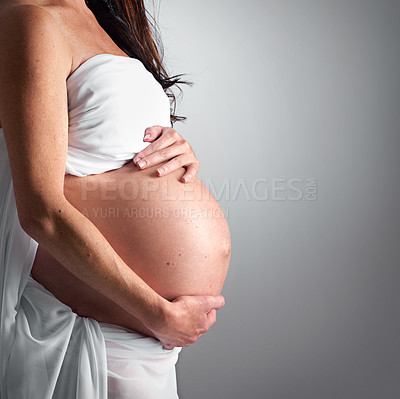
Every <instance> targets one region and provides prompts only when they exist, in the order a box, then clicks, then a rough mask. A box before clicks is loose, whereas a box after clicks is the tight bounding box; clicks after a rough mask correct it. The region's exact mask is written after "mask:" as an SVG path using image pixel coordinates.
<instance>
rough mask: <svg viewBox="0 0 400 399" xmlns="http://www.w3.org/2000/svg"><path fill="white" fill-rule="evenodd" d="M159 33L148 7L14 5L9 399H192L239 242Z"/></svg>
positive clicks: (6, 96) (1, 338)
mask: <svg viewBox="0 0 400 399" xmlns="http://www.w3.org/2000/svg"><path fill="white" fill-rule="evenodd" d="M150 32H151V31H150V28H149V23H148V20H147V17H146V10H145V8H144V5H143V1H134V0H112V1H107V2H102V1H97V0H96V1H93V2H87V4H86V3H85V2H84V0H55V1H45V0H35V1H32V0H31V1H29V0H28V1H23V0H18V1H16V0H4V1H3V2H2V4H1V7H0V233H1V241H0V257H1V258H0V262H1V263H0V316H1V319H0V389H1V392H0V397H1V399H11V398H16V399H17V398H18V399H27V398H34V399H35V398H40V399H47V398H60V399H61V398H62V399H69V398H71V399H72V398H78V399H92V398H93V399H95V398H99V399H106V398H113V399H116V398H122V399H127V398H140V399H156V398H163V399H164V398H165V399H172V398H177V389H176V377H175V363H176V361H177V356H178V353H179V351H180V349H181V347H182V346H188V345H190V344H192V343H194V342H196V340H197V339H198V338H199V337H200V336H201V335H203V334H204V333H205V332H206V331H207V330H208V329H209V328H210V326H211V325H212V324H213V323H214V322H215V315H216V310H217V309H219V308H221V307H222V306H223V305H224V299H223V297H221V296H220V295H219V294H220V292H221V290H222V286H223V283H224V280H225V276H226V273H227V269H228V266H229V260H230V235H229V228H228V225H227V222H226V220H225V218H224V215H223V213H222V210H221V208H220V207H219V205H218V203H217V202H216V200H215V199H214V198H213V196H212V195H211V194H210V192H209V191H208V190H207V189H206V187H205V186H204V185H203V184H202V182H201V181H200V180H199V179H197V177H195V174H196V171H197V160H196V158H195V156H194V153H193V151H192V150H191V148H190V146H189V145H188V143H187V142H186V141H184V140H183V139H182V138H181V137H180V136H179V134H178V133H177V132H176V131H175V130H174V129H172V128H171V127H169V126H170V122H171V120H172V121H174V120H176V119H178V118H176V117H175V116H174V112H172V115H170V101H169V98H168V95H167V93H168V94H169V95H170V96H171V94H170V93H169V92H168V89H169V88H170V87H171V86H172V85H173V84H174V83H177V82H179V79H178V78H176V77H175V78H169V77H168V76H167V75H166V73H165V70H164V68H163V66H162V63H161V61H160V55H159V53H158V51H157V47H156V46H155V44H154V41H153V38H152V35H151V33H150ZM173 109H174V108H173V107H172V110H173ZM144 135H146V137H145V138H144V140H143V136H144Z"/></svg>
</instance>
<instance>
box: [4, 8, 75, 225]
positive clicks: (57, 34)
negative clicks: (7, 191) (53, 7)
mask: <svg viewBox="0 0 400 399" xmlns="http://www.w3.org/2000/svg"><path fill="white" fill-rule="evenodd" d="M70 67H71V56H70V51H69V47H68V45H67V43H66V41H65V38H64V35H63V33H62V31H61V29H60V27H59V26H58V24H57V21H56V20H55V19H54V17H53V16H52V15H50V14H49V13H48V12H47V11H46V10H44V9H43V8H41V7H38V6H35V5H22V6H14V7H12V8H8V9H6V10H3V11H1V12H0V120H1V123H2V127H3V132H4V136H5V140H6V145H7V151H8V155H9V159H10V166H11V173H12V177H13V186H14V193H15V198H16V204H17V209H18V214H19V218H20V221H21V224H22V220H26V219H29V218H31V217H32V215H36V216H37V217H39V218H40V217H43V216H45V213H46V212H47V211H48V208H49V207H52V206H55V204H56V203H57V201H59V199H60V198H62V196H63V183H64V174H65V163H66V156H67V143H68V99H67V88H66V77H67V76H68V74H69V71H70Z"/></svg>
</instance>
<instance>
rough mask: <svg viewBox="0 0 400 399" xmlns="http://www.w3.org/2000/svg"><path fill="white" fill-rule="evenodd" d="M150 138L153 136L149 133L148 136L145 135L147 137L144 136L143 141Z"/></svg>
mask: <svg viewBox="0 0 400 399" xmlns="http://www.w3.org/2000/svg"><path fill="white" fill-rule="evenodd" d="M150 136H151V134H150V133H147V134H145V136H144V139H143V140H147V139H148V138H150Z"/></svg>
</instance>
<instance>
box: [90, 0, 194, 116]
mask: <svg viewBox="0 0 400 399" xmlns="http://www.w3.org/2000/svg"><path fill="white" fill-rule="evenodd" d="M85 2H86V5H87V6H88V8H90V10H91V11H92V12H93V14H94V16H95V17H96V19H97V22H98V23H99V24H100V25H101V27H102V28H103V29H104V30H105V31H106V32H107V33H108V35H109V36H110V37H111V39H112V40H113V41H114V42H115V44H116V45H117V46H118V47H119V48H120V49H121V50H122V51H124V52H125V53H126V54H127V55H129V56H130V57H133V58H137V59H139V60H140V61H141V62H142V63H143V65H144V66H145V67H146V69H147V70H148V71H149V72H151V73H152V74H153V76H154V78H155V79H156V80H157V81H158V82H159V83H160V84H161V86H162V88H163V89H164V91H165V92H166V94H167V95H168V97H169V99H170V104H171V108H170V114H171V123H172V124H173V123H174V122H176V121H183V120H185V119H186V118H185V117H183V116H177V115H175V110H176V96H175V94H174V93H173V92H172V90H171V87H172V86H174V85H178V84H189V85H190V83H189V82H186V81H183V80H181V76H182V74H179V75H174V76H168V73H167V71H166V70H165V67H164V65H163V55H164V53H163V47H162V43H161V40H160V35H159V32H158V29H157V25H156V22H155V20H154V19H153V18H152V17H151V16H150V15H149V13H148V10H146V7H145V5H144V2H143V0H85ZM176 87H177V88H178V89H179V90H180V91H181V89H180V88H179V86H176Z"/></svg>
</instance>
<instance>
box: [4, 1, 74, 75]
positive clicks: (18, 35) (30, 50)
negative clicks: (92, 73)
mask: <svg viewBox="0 0 400 399" xmlns="http://www.w3.org/2000/svg"><path fill="white" fill-rule="evenodd" d="M0 59H1V60H2V61H6V62H1V63H0V65H2V64H3V65H6V66H5V67H7V68H8V70H10V69H9V68H10V67H11V68H12V69H11V70H14V69H13V68H14V67H15V68H17V69H20V68H24V66H25V67H27V66H30V67H32V66H33V64H35V60H36V63H37V62H40V63H42V64H46V63H47V62H50V63H53V64H54V63H58V67H59V69H58V70H59V73H61V74H64V75H65V78H66V77H67V76H68V74H69V72H70V70H71V62H72V55H71V49H70V46H69V44H68V41H67V40H66V38H65V35H64V32H63V30H62V28H61V27H60V24H59V22H58V21H57V19H56V18H55V17H54V16H53V15H52V13H51V12H49V11H48V10H46V7H43V6H41V5H36V4H30V3H23V4H18V3H13V4H10V5H9V6H7V7H4V6H3V7H2V8H0ZM28 64H30V65H28ZM0 68H1V66H0ZM3 68H4V67H3Z"/></svg>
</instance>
